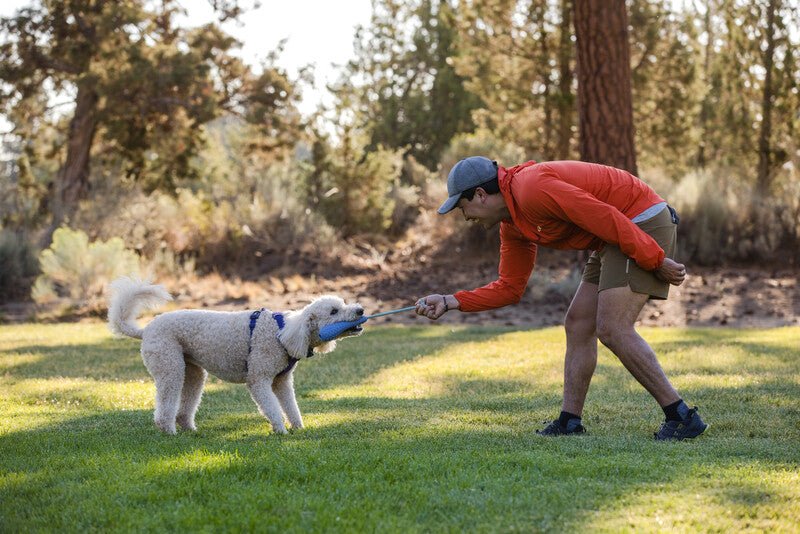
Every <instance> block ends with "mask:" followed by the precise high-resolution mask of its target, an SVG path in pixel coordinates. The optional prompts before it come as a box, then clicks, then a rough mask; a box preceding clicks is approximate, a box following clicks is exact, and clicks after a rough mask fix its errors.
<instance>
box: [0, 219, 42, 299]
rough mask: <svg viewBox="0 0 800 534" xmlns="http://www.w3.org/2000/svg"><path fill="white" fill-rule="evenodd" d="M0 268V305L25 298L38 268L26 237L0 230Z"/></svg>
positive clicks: (31, 247) (3, 229) (19, 233)
mask: <svg viewBox="0 0 800 534" xmlns="http://www.w3.org/2000/svg"><path fill="white" fill-rule="evenodd" d="M0 266H2V267H0V303H2V302H6V301H10V300H16V299H20V298H24V297H25V296H27V294H28V293H29V292H30V287H31V283H32V282H33V279H34V277H35V276H36V274H37V268H38V265H37V262H36V253H35V251H34V249H33V246H32V245H31V243H30V241H29V239H28V236H26V235H25V234H23V233H21V232H13V231H11V230H8V229H5V228H2V229H0Z"/></svg>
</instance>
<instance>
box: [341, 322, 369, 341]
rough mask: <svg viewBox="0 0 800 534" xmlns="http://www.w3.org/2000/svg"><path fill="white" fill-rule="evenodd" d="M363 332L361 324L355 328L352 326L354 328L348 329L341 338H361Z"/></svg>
mask: <svg viewBox="0 0 800 534" xmlns="http://www.w3.org/2000/svg"><path fill="white" fill-rule="evenodd" d="M363 331H364V328H363V327H362V326H361V325H360V324H357V325H355V326H352V327H350V328H348V329H347V330H345V331H344V332H342V333H341V334H340V335H339V338H343V337H351V336H360V335H361V333H362V332H363Z"/></svg>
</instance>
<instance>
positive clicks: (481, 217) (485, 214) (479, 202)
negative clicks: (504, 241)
mask: <svg viewBox="0 0 800 534" xmlns="http://www.w3.org/2000/svg"><path fill="white" fill-rule="evenodd" d="M490 200H491V196H490V195H487V194H486V192H485V191H484V190H483V189H480V188H478V190H477V191H476V192H475V196H473V197H472V200H467V199H466V198H464V197H461V198H460V199H459V201H458V204H456V207H458V208H459V209H460V210H461V213H462V214H464V219H465V220H466V221H467V222H477V223H480V224H482V225H483V227H484V228H486V229H487V230H488V229H489V228H491V227H493V226H494V225H495V224H497V223H499V222H500V221H501V220H502V217H500V216H498V214H497V213H496V210H494V209H492V205H491V202H490Z"/></svg>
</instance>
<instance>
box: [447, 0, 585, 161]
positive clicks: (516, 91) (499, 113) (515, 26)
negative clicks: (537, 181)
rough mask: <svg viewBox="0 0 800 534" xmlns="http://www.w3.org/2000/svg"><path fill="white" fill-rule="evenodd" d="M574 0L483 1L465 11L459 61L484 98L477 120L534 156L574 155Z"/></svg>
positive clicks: (468, 82) (471, 85) (463, 73)
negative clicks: (556, 0)
mask: <svg viewBox="0 0 800 534" xmlns="http://www.w3.org/2000/svg"><path fill="white" fill-rule="evenodd" d="M571 5H572V2H571V1H569V0H562V1H560V2H552V1H544V0H526V1H519V2H517V1H509V0H481V1H475V2H469V3H465V5H464V6H463V8H462V9H461V10H460V13H461V15H460V17H459V21H458V22H459V36H460V42H461V43H462V44H461V47H460V48H459V50H458V54H457V55H454V57H453V61H454V65H455V68H456V72H457V73H458V74H459V75H461V76H463V77H464V78H465V79H466V87H467V89H469V90H470V91H471V92H472V93H474V94H475V95H477V96H479V97H480V99H481V104H482V105H481V107H480V108H479V109H477V110H475V111H474V112H473V116H474V118H475V122H476V124H477V125H478V126H479V127H481V128H483V129H485V130H487V131H490V132H492V134H493V135H496V136H497V137H499V138H500V139H501V140H502V141H505V142H510V143H514V144H516V145H519V146H521V147H523V149H524V150H525V152H526V153H527V154H528V155H529V157H531V158H534V157H535V158H537V159H567V158H570V157H572V156H573V155H574V153H575V151H574V148H573V145H574V142H573V139H572V138H573V136H574V131H575V128H574V126H575V120H576V115H575V75H574V56H575V53H574V50H573V47H574V43H573V42H572V41H571V40H570V38H571V36H572V30H571V20H572V19H571Z"/></svg>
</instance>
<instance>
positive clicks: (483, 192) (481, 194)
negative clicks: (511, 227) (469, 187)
mask: <svg viewBox="0 0 800 534" xmlns="http://www.w3.org/2000/svg"><path fill="white" fill-rule="evenodd" d="M475 196H476V197H478V200H480V201H481V202H483V201H484V200H486V197H488V196H489V195H488V193H486V190H485V189H484V188H482V187H479V188H477V189H475Z"/></svg>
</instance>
